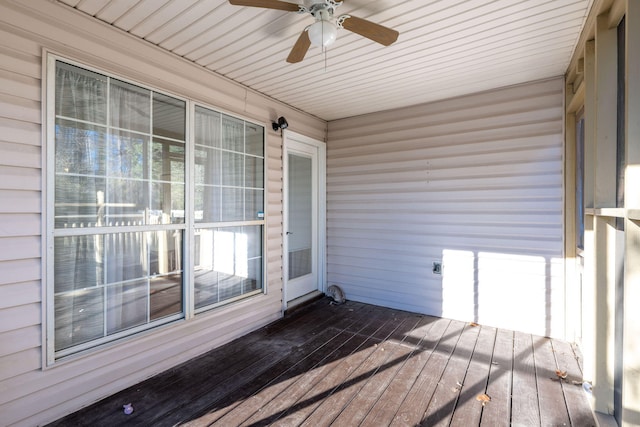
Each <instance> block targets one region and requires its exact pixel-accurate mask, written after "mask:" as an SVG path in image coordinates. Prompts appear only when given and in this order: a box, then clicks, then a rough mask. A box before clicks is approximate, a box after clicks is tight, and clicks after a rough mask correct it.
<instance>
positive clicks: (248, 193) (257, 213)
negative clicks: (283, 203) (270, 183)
mask: <svg viewBox="0 0 640 427" xmlns="http://www.w3.org/2000/svg"><path fill="white" fill-rule="evenodd" d="M244 196H245V200H244V207H245V218H244V219H245V220H246V221H254V220H260V219H263V218H264V211H263V209H264V191H262V190H245V191H244Z"/></svg>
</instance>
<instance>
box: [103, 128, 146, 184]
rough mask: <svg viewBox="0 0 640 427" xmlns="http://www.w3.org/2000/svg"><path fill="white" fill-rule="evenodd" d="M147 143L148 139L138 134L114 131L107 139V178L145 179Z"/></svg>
mask: <svg viewBox="0 0 640 427" xmlns="http://www.w3.org/2000/svg"><path fill="white" fill-rule="evenodd" d="M148 141H149V139H148V137H146V136H143V135H140V134H136V133H131V132H124V131H114V133H113V134H112V135H111V136H110V137H109V150H108V153H107V158H108V159H109V160H108V162H109V164H108V166H109V169H108V173H109V176H113V177H121V178H136V179H144V178H147V176H148V171H147V165H148V162H147V159H148V158H149V155H148V150H149V147H148Z"/></svg>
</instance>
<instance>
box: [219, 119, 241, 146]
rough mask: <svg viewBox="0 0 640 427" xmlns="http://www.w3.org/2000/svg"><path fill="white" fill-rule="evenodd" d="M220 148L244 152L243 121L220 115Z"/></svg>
mask: <svg viewBox="0 0 640 427" xmlns="http://www.w3.org/2000/svg"><path fill="white" fill-rule="evenodd" d="M221 146H222V148H223V149H225V150H231V151H237V152H239V153H242V152H244V122H243V121H242V120H240V119H236V118H233V117H229V116H225V115H224V114H223V115H222V144H221Z"/></svg>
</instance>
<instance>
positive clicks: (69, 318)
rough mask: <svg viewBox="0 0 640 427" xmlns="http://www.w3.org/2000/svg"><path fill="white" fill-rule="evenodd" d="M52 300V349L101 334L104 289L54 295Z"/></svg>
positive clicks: (69, 345) (99, 336) (82, 341)
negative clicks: (53, 308)
mask: <svg viewBox="0 0 640 427" xmlns="http://www.w3.org/2000/svg"><path fill="white" fill-rule="evenodd" d="M54 303H55V349H56V351H58V350H63V349H65V348H69V347H73V346H74V345H78V344H82V343H85V342H88V341H92V340H94V339H97V338H101V337H102V336H104V322H103V319H104V317H103V313H104V288H102V287H100V288H95V289H84V290H81V291H74V292H69V293H64V294H60V295H56V296H55V299H54Z"/></svg>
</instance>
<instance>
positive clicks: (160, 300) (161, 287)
mask: <svg viewBox="0 0 640 427" xmlns="http://www.w3.org/2000/svg"><path fill="white" fill-rule="evenodd" d="M150 297H151V299H150V308H151V320H157V319H161V318H163V317H166V316H170V315H172V314H178V313H181V312H182V274H181V273H177V274H169V275H167V276H159V277H153V278H152V279H151V295H150Z"/></svg>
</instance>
